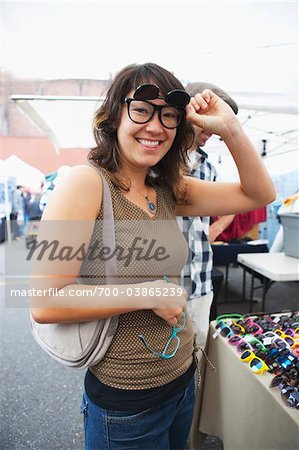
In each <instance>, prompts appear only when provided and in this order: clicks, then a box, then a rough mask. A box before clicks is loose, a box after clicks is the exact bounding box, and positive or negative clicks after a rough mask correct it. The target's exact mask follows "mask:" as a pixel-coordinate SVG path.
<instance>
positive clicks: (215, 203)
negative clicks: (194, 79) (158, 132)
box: [177, 89, 276, 216]
mask: <svg viewBox="0 0 299 450" xmlns="http://www.w3.org/2000/svg"><path fill="white" fill-rule="evenodd" d="M186 109H187V119H188V120H189V121H190V122H191V123H192V124H194V125H196V126H198V127H200V128H202V129H204V130H207V131H208V132H209V133H214V134H218V135H219V136H221V138H222V139H223V141H224V142H225V144H226V146H227V147H228V149H229V151H230V153H231V155H232V157H233V159H234V161H235V163H236V166H237V169H238V172H239V177H240V183H212V182H206V181H201V180H197V179H195V178H192V177H185V180H186V182H187V186H188V194H187V204H186V205H183V206H182V205H178V206H177V215H186V216H213V215H226V214H236V213H240V212H244V211H250V210H253V209H257V208H260V207H261V206H264V205H266V204H268V203H270V202H272V201H273V200H274V199H275V195H276V194H275V189H274V185H273V182H272V180H271V178H270V176H269V174H268V172H267V171H266V169H265V167H264V165H263V163H262V160H261V157H260V155H258V153H257V151H256V150H255V148H254V146H253V144H252V142H251V141H250V139H249V137H248V136H247V135H246V133H245V132H244V130H243V128H242V126H241V124H240V122H239V121H238V119H237V117H236V116H235V114H234V113H233V111H232V110H231V108H230V107H229V106H228V105H227V104H226V103H225V102H224V101H223V100H222V99H220V98H219V97H218V96H216V95H215V94H214V93H213V92H212V91H210V90H208V89H206V90H205V91H203V93H202V94H197V95H196V96H195V98H192V99H191V102H190V104H189V105H188V106H187V108H186Z"/></svg>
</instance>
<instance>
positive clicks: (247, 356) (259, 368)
mask: <svg viewBox="0 0 299 450" xmlns="http://www.w3.org/2000/svg"><path fill="white" fill-rule="evenodd" d="M240 359H241V361H243V362H249V367H250V369H251V370H252V372H254V373H255V374H257V375H262V374H263V373H264V372H265V371H268V370H269V367H268V366H267V364H266V363H265V362H264V361H263V360H262V359H261V358H259V357H258V356H256V355H255V354H254V353H253V352H252V351H251V350H245V351H244V352H243V353H242V354H241V355H240Z"/></svg>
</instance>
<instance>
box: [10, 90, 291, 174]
mask: <svg viewBox="0 0 299 450" xmlns="http://www.w3.org/2000/svg"><path fill="white" fill-rule="evenodd" d="M232 96H233V97H234V98H235V99H236V101H237V103H238V105H239V107H240V110H239V113H238V117H239V120H240V121H241V123H242V124H243V126H244V127H245V129H246V132H247V134H248V135H249V136H250V138H251V139H252V141H253V142H254V145H255V147H256V149H257V151H259V152H260V154H261V155H262V156H263V158H264V161H265V164H266V166H267V168H268V170H269V171H270V173H271V175H272V176H275V175H277V174H282V173H287V172H289V171H291V170H294V169H295V168H296V167H298V162H299V149H298V145H297V137H298V114H297V105H296V103H295V101H294V102H293V103H291V102H289V101H287V100H286V97H285V96H283V95H280V94H273V95H270V94H258V93H255V94H250V95H249V94H248V93H235V94H234V93H232ZM11 98H12V100H14V101H15V102H16V103H17V105H18V106H19V107H20V108H21V110H22V111H23V112H25V113H26V114H27V115H28V116H29V117H30V119H31V120H33V121H34V123H35V124H36V125H38V126H39V127H40V128H41V129H42V130H43V131H44V132H45V134H46V135H47V136H48V138H49V139H50V141H51V142H52V144H53V145H54V146H55V148H56V150H57V152H60V151H61V149H64V148H72V147H83V148H90V147H92V146H93V145H94V144H95V142H94V139H93V135H92V119H93V115H94V112H95V111H96V109H97V107H98V106H99V105H100V104H101V102H102V101H103V98H99V97H83V96H82V97H68V96H64V97H61V96H59V97H58V96H30V95H13V96H12V97H11ZM206 150H207V152H208V153H210V154H211V159H212V161H213V162H214V163H215V164H216V165H218V169H219V172H220V174H221V175H222V178H223V179H224V180H233V179H235V178H236V177H237V173H236V170H235V167H234V164H233V163H232V160H231V157H230V155H229V153H228V151H227V149H226V148H225V146H224V145H223V143H222V142H221V141H220V139H219V138H218V137H217V136H213V137H212V138H211V140H210V141H209V142H208V144H207V147H206ZM219 162H220V164H219Z"/></svg>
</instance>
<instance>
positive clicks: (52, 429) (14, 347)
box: [0, 241, 299, 450]
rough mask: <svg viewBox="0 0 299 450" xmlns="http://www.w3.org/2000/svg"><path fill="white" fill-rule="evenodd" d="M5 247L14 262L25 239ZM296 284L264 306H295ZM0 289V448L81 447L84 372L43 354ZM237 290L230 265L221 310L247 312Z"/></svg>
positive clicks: (22, 312) (24, 316)
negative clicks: (226, 301)
mask: <svg viewBox="0 0 299 450" xmlns="http://www.w3.org/2000/svg"><path fill="white" fill-rule="evenodd" d="M4 247H5V246H4V244H1V245H0V257H1V258H0V272H2V274H3V272H4ZM9 251H14V252H15V256H14V258H15V260H16V264H18V260H19V259H18V258H20V259H21V258H22V257H23V255H24V252H25V246H24V242H22V241H21V242H13V243H12V247H11V248H10V250H9ZM18 255H19V256H18ZM220 269H221V268H220ZM248 278H249V277H248ZM248 283H249V280H248ZM298 285H299V283H298V282H288V283H275V284H274V285H273V286H272V287H271V288H270V290H269V292H268V295H267V303H266V305H267V310H268V311H270V312H276V311H280V310H282V309H293V310H295V309H299V302H298ZM0 289H1V291H0V296H1V303H0V306H1V322H0V331H1V347H0V363H1V366H0V367H1V371H0V373H1V378H0V395H1V403H0V430H1V436H0V442H1V444H0V448H1V450H14V449H16V450H23V449H34V450H54V449H57V450H58V449H59V450H67V449H71V450H76V449H78V450H79V449H83V448H84V436H83V424H82V417H81V415H80V404H81V398H82V393H83V380H84V372H85V371H84V370H76V369H70V368H67V367H64V366H62V365H61V364H59V363H57V362H56V361H54V360H52V359H51V358H50V357H49V356H48V355H46V354H45V353H44V352H43V351H42V350H41V349H40V348H39V347H38V345H37V344H36V343H35V341H34V340H33V338H32V336H31V332H30V326H29V318H28V309H27V308H26V307H25V306H24V305H23V307H14V308H12V307H8V305H7V304H5V299H4V297H5V295H4V294H5V291H4V282H3V277H2V281H1V285H0ZM241 290H242V270H241V269H240V268H239V267H235V268H234V267H232V268H230V271H229V302H228V303H223V299H224V294H223V290H222V291H221V292H220V295H219V303H220V304H219V307H218V313H219V314H221V313H224V312H232V311H234V312H241V313H243V312H247V311H248V303H244V302H243V303H239V301H240V299H241ZM259 306H260V302H259V301H257V303H255V304H254V308H255V309H256V310H258V309H259ZM202 449H205V450H221V449H222V445H221V441H219V439H217V438H215V437H209V438H208V439H207V441H206V442H205V444H204V445H203V447H202ZM156 450H159V449H156Z"/></svg>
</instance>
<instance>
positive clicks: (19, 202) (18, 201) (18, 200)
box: [10, 186, 23, 241]
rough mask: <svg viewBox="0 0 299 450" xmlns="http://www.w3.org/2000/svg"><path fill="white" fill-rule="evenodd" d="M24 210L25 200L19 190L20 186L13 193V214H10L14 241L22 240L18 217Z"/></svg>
mask: <svg viewBox="0 0 299 450" xmlns="http://www.w3.org/2000/svg"><path fill="white" fill-rule="evenodd" d="M22 208H23V199H22V195H21V192H20V189H19V186H17V187H16V188H14V189H13V190H12V192H11V212H10V221H11V224H10V226H11V234H12V239H13V240H17V241H18V240H21V230H20V227H19V224H18V216H19V213H21V212H22Z"/></svg>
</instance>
